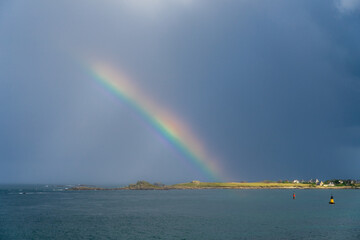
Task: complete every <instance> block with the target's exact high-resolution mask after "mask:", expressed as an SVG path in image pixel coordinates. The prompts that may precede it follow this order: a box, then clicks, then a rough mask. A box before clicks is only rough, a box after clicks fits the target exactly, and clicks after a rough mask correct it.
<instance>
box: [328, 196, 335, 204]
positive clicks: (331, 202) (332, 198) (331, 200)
mask: <svg viewBox="0 0 360 240" xmlns="http://www.w3.org/2000/svg"><path fill="white" fill-rule="evenodd" d="M329 204H335V202H334V197H333V195H331V198H330V202H329Z"/></svg>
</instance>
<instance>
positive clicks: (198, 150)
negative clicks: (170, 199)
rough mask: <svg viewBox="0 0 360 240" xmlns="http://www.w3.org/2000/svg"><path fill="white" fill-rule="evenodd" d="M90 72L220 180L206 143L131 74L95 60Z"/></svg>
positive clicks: (209, 177) (183, 153) (185, 156)
mask: <svg viewBox="0 0 360 240" xmlns="http://www.w3.org/2000/svg"><path fill="white" fill-rule="evenodd" d="M89 72H90V75H91V76H92V78H93V79H94V80H95V81H96V82H98V83H99V84H100V85H101V86H103V87H105V88H106V89H107V90H109V91H110V92H111V93H112V94H114V95H115V96H116V97H117V98H118V99H120V100H121V101H122V102H123V103H125V104H126V105H128V106H129V107H130V108H131V109H133V111H135V112H136V113H137V114H138V115H139V116H140V117H141V118H142V119H144V120H145V122H146V123H147V124H148V125H150V126H151V127H152V128H153V129H154V130H155V131H156V132H157V133H159V134H160V135H161V136H162V137H163V138H164V139H165V140H166V141H167V142H168V143H169V144H170V145H171V146H172V147H173V148H174V149H176V150H177V152H178V153H179V154H180V156H182V159H185V160H187V161H189V162H191V164H192V165H195V166H196V167H197V168H199V169H200V170H201V172H202V173H203V174H204V176H205V177H206V178H207V180H210V181H218V180H219V179H220V178H219V177H220V175H221V174H220V168H219V165H218V164H216V161H214V159H213V158H212V157H210V155H209V154H208V153H207V151H206V150H205V148H204V146H203V144H202V143H201V142H200V141H199V140H198V139H197V138H196V137H195V135H194V134H192V132H191V131H189V127H188V126H186V125H184V124H183V123H182V122H181V121H179V118H176V117H174V115H173V114H170V112H169V111H165V110H164V108H162V107H161V106H160V105H159V104H155V103H154V102H153V101H152V100H151V98H149V97H147V96H146V94H145V93H144V92H143V91H140V88H138V87H137V86H136V85H135V84H134V83H132V82H131V81H129V80H128V78H127V77H126V76H125V75H123V74H119V73H118V72H116V71H115V70H114V68H111V67H110V66H109V65H108V64H93V65H91V67H90V71H89Z"/></svg>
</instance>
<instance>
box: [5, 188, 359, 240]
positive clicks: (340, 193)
mask: <svg viewBox="0 0 360 240" xmlns="http://www.w3.org/2000/svg"><path fill="white" fill-rule="evenodd" d="M55 190H57V191H54V190H53V188H52V187H51V186H50V187H48V188H44V187H40V186H37V187H35V186H0V239H6V240H7V239H326V240H329V239H360V190H334V191H332V193H333V194H334V199H335V203H336V204H335V205H329V204H328V202H329V198H330V194H331V192H330V190H295V193H296V200H293V199H292V193H293V191H292V190H222V189H219V190H171V191H58V190H61V188H56V189H55ZM22 192H25V193H26V194H19V193H22Z"/></svg>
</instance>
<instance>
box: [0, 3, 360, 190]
mask: <svg viewBox="0 0 360 240" xmlns="http://www.w3.org/2000/svg"><path fill="white" fill-rule="evenodd" d="M359 29H360V1H358V0H342V1H341V0H334V1H329V0H323V1H313V0H308V1H303V0H298V1H286V0H282V1H279V0H272V1H257V0H248V1H247V0H243V1H235V0H228V1H216V0H209V1H208V0H207V1H205V0H199V1H194V0H178V1H166V0H163V1H161V0H146V1H145V0H139V1H115V0H109V1H85V0H83V1H70V0H68V1H45V0H44V1H38V0H34V1H6V0H5V1H1V2H0V183H121V184H126V183H130V182H133V181H136V180H141V179H143V180H149V181H152V182H154V181H161V182H165V183H173V182H186V181H191V180H194V179H198V180H201V181H206V180H211V179H207V178H206V175H204V173H203V172H202V170H201V169H198V168H197V167H196V166H195V165H192V164H191V162H187V161H184V160H183V159H181V157H179V156H178V153H177V152H176V151H174V150H173V149H171V148H170V147H169V146H168V145H167V144H164V142H163V141H162V140H161V139H160V138H159V137H158V136H157V134H156V133H155V132H154V131H153V130H152V129H150V128H149V127H148V126H146V124H144V122H142V121H139V118H138V116H136V112H134V111H133V110H132V109H131V108H130V107H128V106H126V104H125V103H124V102H122V101H120V100H119V99H117V98H116V97H114V96H113V95H111V94H110V93H109V92H108V91H107V90H106V89H104V88H103V87H101V86H100V85H98V84H97V83H96V82H95V81H94V80H93V79H91V76H89V75H88V74H87V73H86V70H84V67H83V66H84V64H86V62H87V61H88V60H89V59H96V60H101V61H104V62H107V63H109V64H111V66H113V67H114V68H117V69H121V71H123V72H125V73H126V75H127V76H130V78H131V81H133V82H134V83H135V84H136V85H137V86H140V87H141V89H142V90H143V91H144V92H146V94H147V95H149V96H151V97H152V99H153V100H154V101H155V102H157V103H159V104H161V106H163V107H165V108H166V109H167V110H170V111H171V112H173V113H175V114H176V116H178V117H180V118H181V121H183V122H185V123H186V124H187V125H188V126H189V127H190V128H191V129H192V131H193V133H194V134H195V135H196V136H197V139H199V140H200V141H201V142H202V144H203V145H204V146H205V148H206V149H208V150H209V152H211V154H214V156H216V158H217V159H218V161H219V163H220V165H221V167H222V168H223V171H224V173H225V175H226V176H223V180H226V181H257V180H264V179H271V180H278V179H295V178H296V179H308V178H321V179H327V178H335V177H336V178H357V179H358V178H360V175H359V172H360V31H359Z"/></svg>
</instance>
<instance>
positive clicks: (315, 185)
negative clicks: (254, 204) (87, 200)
mask: <svg viewBox="0 0 360 240" xmlns="http://www.w3.org/2000/svg"><path fill="white" fill-rule="evenodd" d="M181 189H360V182H359V181H355V180H336V179H335V180H327V181H325V182H320V181H308V182H304V181H302V182H299V181H297V180H294V181H292V182H289V181H277V182H275V181H262V182H200V181H196V180H194V181H191V182H188V183H178V184H173V185H165V184H162V183H153V184H151V183H149V182H146V181H138V182H137V183H135V184H129V185H128V186H126V187H119V188H101V187H94V186H86V185H80V186H75V187H72V188H69V189H67V190H72V191H76V190H181Z"/></svg>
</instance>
